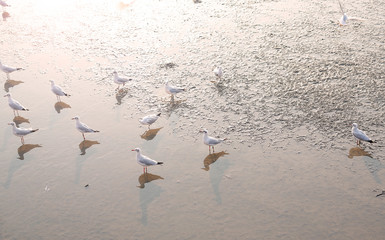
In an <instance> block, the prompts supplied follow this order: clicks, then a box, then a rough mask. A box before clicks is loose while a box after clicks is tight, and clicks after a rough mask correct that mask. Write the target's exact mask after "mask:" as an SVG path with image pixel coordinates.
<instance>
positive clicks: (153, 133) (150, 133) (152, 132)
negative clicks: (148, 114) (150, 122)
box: [140, 127, 163, 141]
mask: <svg viewBox="0 0 385 240" xmlns="http://www.w3.org/2000/svg"><path fill="white" fill-rule="evenodd" d="M162 128H163V127H161V128H154V129H149V130H147V131H145V132H144V133H143V134H142V135H140V137H141V138H143V139H145V140H147V141H150V140H152V139H154V138H155V136H156V134H158V132H159V130H160V129H162Z"/></svg>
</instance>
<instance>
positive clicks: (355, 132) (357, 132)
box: [353, 129, 371, 141]
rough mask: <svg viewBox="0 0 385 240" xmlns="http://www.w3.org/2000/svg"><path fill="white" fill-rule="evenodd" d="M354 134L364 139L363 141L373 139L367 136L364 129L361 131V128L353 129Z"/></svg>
mask: <svg viewBox="0 0 385 240" xmlns="http://www.w3.org/2000/svg"><path fill="white" fill-rule="evenodd" d="M353 136H354V137H356V138H357V139H359V140H362V141H370V140H371V139H370V138H369V137H368V136H366V134H365V133H364V132H363V131H361V130H359V129H356V130H355V131H353Z"/></svg>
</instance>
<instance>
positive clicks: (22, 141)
mask: <svg viewBox="0 0 385 240" xmlns="http://www.w3.org/2000/svg"><path fill="white" fill-rule="evenodd" d="M20 140H21V143H22V144H23V145H24V137H21V138H20Z"/></svg>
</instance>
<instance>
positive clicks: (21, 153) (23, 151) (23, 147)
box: [17, 144, 42, 160]
mask: <svg viewBox="0 0 385 240" xmlns="http://www.w3.org/2000/svg"><path fill="white" fill-rule="evenodd" d="M37 147H42V146H41V145H40V144H23V145H21V146H20V147H19V148H18V149H17V153H18V154H19V159H20V160H24V154H26V153H27V152H29V151H31V150H32V149H34V148H37Z"/></svg>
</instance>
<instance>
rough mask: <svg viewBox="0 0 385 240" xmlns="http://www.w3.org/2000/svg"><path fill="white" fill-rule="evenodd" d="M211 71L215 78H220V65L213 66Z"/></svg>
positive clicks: (221, 74)
mask: <svg viewBox="0 0 385 240" xmlns="http://www.w3.org/2000/svg"><path fill="white" fill-rule="evenodd" d="M213 73H214V74H215V76H216V77H217V78H219V79H222V76H223V71H222V68H221V67H215V68H214V70H213Z"/></svg>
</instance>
